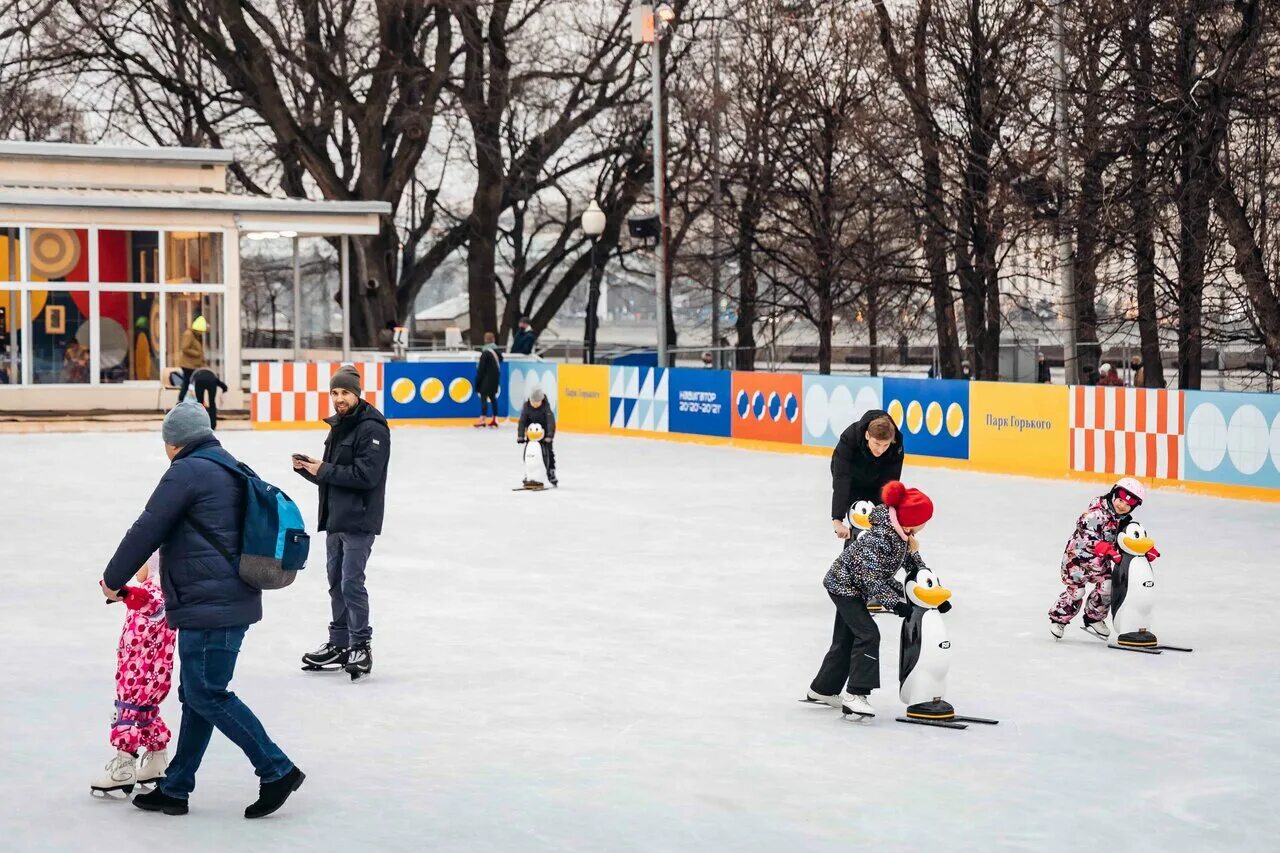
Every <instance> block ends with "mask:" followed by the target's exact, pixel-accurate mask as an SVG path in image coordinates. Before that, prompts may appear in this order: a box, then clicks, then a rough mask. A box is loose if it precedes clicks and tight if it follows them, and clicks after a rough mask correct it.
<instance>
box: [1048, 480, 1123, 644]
mask: <svg viewBox="0 0 1280 853" xmlns="http://www.w3.org/2000/svg"><path fill="white" fill-rule="evenodd" d="M1146 496H1147V490H1146V489H1145V488H1143V486H1142V483H1140V482H1138V481H1137V480H1135V479H1134V478H1132V477H1125V478H1124V479H1122V480H1120V481H1119V482H1118V483H1116V484H1115V485H1114V486H1112V487H1111V490H1110V491H1108V492H1107V493H1106V494H1105V495H1102V496H1101V497H1099V498H1095V499H1094V501H1093V503H1091V504H1089V508H1088V509H1086V510H1085V511H1084V514H1083V515H1081V516H1080V518H1079V519H1078V520H1077V521H1076V529H1075V532H1074V533H1072V534H1071V539H1070V540H1069V541H1068V542H1067V550H1066V553H1065V554H1063V555H1062V583H1063V585H1064V586H1066V589H1065V590H1063V591H1062V594H1061V595H1059V596H1058V600H1057V601H1056V602H1054V605H1053V607H1052V608H1051V609H1050V610H1049V630H1050V632H1052V633H1053V636H1054V637H1056V638H1058V639H1062V634H1063V632H1064V631H1065V630H1066V627H1067V623H1069V622H1070V621H1071V620H1072V619H1074V618H1075V615H1076V614H1077V613H1079V612H1080V604H1081V602H1082V601H1083V602H1084V627H1085V630H1086V631H1089V632H1091V633H1093V634H1096V635H1097V636H1099V637H1102V638H1103V639H1106V637H1107V636H1108V635H1109V634H1110V631H1109V630H1108V629H1107V623H1106V618H1107V609H1108V608H1109V607H1110V606H1111V568H1112V566H1114V565H1115V563H1116V562H1118V561H1119V559H1120V550H1119V549H1118V548H1117V547H1116V537H1117V536H1118V535H1119V534H1120V528H1122V527H1123V526H1124V525H1125V524H1126V523H1127V522H1128V521H1129V515H1130V513H1132V512H1133V511H1134V510H1135V509H1137V508H1138V507H1139V506H1141V505H1142V502H1143V501H1144V500H1145V499H1146ZM1088 584H1093V590H1092V591H1091V592H1090V593H1089V597H1088V600H1085V587H1086V586H1087V585H1088Z"/></svg>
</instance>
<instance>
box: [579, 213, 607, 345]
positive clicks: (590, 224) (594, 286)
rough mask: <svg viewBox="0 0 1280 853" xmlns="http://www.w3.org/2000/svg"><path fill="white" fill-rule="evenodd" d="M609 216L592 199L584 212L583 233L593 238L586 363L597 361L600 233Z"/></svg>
mask: <svg viewBox="0 0 1280 853" xmlns="http://www.w3.org/2000/svg"><path fill="white" fill-rule="evenodd" d="M607 221H608V218H607V217H606V216H605V215H604V211H603V210H601V209H600V205H598V204H596V200H595V199H592V200H591V204H589V205H588V206H587V209H586V211H584V212H583V214H582V233H584V234H586V235H587V236H588V237H590V238H591V279H590V281H591V284H590V287H589V288H588V290H587V336H586V337H587V340H586V345H587V346H586V350H587V351H586V353H585V356H586V359H585V360H586V363H587V364H595V363H596V332H597V331H598V330H599V328H600V317H599V311H600V277H601V275H602V271H601V269H600V252H599V246H600V235H601V234H603V233H604V226H605V223H606V222H607Z"/></svg>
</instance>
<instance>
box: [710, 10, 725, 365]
mask: <svg viewBox="0 0 1280 853" xmlns="http://www.w3.org/2000/svg"><path fill="white" fill-rule="evenodd" d="M717 29H718V28H717ZM711 82H712V89H711V168H712V170H713V171H712V173H711V255H712V258H711V352H712V353H714V358H715V366H716V370H720V369H721V368H723V367H724V365H723V364H721V363H720V356H721V352H720V213H721V210H720V203H721V198H720V192H721V190H720V180H721V178H720V33H719V32H712V34H711Z"/></svg>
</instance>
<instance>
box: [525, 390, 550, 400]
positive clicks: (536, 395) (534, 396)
mask: <svg viewBox="0 0 1280 853" xmlns="http://www.w3.org/2000/svg"><path fill="white" fill-rule="evenodd" d="M529 399H530V400H532V401H533V402H535V403H541V402H542V401H543V400H545V399H547V395H546V393H545V392H544V391H543V390H542V389H541V388H534V389H533V390H532V391H530V392H529Z"/></svg>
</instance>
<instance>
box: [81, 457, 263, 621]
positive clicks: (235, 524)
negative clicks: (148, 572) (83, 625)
mask: <svg viewBox="0 0 1280 853" xmlns="http://www.w3.org/2000/svg"><path fill="white" fill-rule="evenodd" d="M208 448H213V449H216V450H217V451H219V452H221V453H226V451H225V450H223V449H222V445H221V444H219V443H218V440H217V439H216V438H208V439H206V440H204V441H200V442H197V443H195V444H191V445H188V446H187V447H184V448H182V450H181V451H180V452H179V453H178V455H177V456H175V457H174V459H173V462H171V463H170V464H169V470H168V471H166V472H165V474H164V476H163V477H161V478H160V484H159V485H158V486H156V490H155V491H154V492H152V493H151V498H150V500H148V501H147V507H146V509H144V510H143V511H142V515H140V516H138V520H137V521H135V522H134V523H133V527H131V528H129V532H128V533H126V534H125V536H124V539H122V540H121V541H120V545H119V547H117V548H116V553H115V556H113V557H112V558H111V562H109V563H108V564H107V569H106V571H105V572H103V573H102V579H103V581H105V582H106V585H107V587H108V588H110V589H113V590H118V589H120V588H121V587H122V586H125V585H126V584H128V583H129V581H130V580H132V578H133V575H134V573H135V572H137V571H138V569H139V568H141V567H142V565H143V564H144V563H145V562H146V561H147V558H148V557H149V556H151V554H152V553H153V552H154V551H155V550H156V549H157V548H159V549H160V586H161V587H162V588H163V589H164V603H165V612H166V614H167V616H168V621H169V625H170V627H173V628H177V629H179V630H181V629H183V628H191V629H195V630H201V629H209V628H235V627H240V626H243V625H251V624H253V623H254V622H257V621H259V620H260V619H262V593H261V592H259V591H258V590H256V589H254V588H253V587H251V586H249V585H248V584H246V583H245V582H244V581H242V580H240V576H239V574H238V572H237V570H236V566H235V565H234V564H233V563H230V562H227V560H226V558H224V557H223V556H222V555H221V554H219V553H218V551H217V549H216V548H214V547H213V546H212V545H210V544H209V542H208V541H207V540H206V539H205V538H204V537H203V536H201V535H200V533H198V532H197V531H196V529H195V527H193V526H192V525H191V524H190V523H189V522H188V521H187V519H188V518H194V519H195V520H196V521H197V522H198V523H200V524H201V525H203V526H204V528H205V529H206V530H207V531H209V532H210V533H211V534H212V535H213V536H214V537H215V538H217V540H218V542H219V543H220V544H221V545H222V547H223V548H225V549H226V550H227V551H228V552H230V553H231V555H232V557H234V558H236V559H237V561H238V559H239V556H240V537H241V524H242V522H241V504H242V500H243V496H244V484H243V483H242V482H241V480H240V479H239V478H238V477H236V475H235V474H232V473H231V472H230V471H228V470H226V469H225V468H223V467H222V466H220V465H218V464H217V463H216V462H210V461H209V460H207V459H192V458H190V457H191V454H192V453H194V452H195V451H197V450H204V449H208ZM227 456H228V458H230V454H227Z"/></svg>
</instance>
